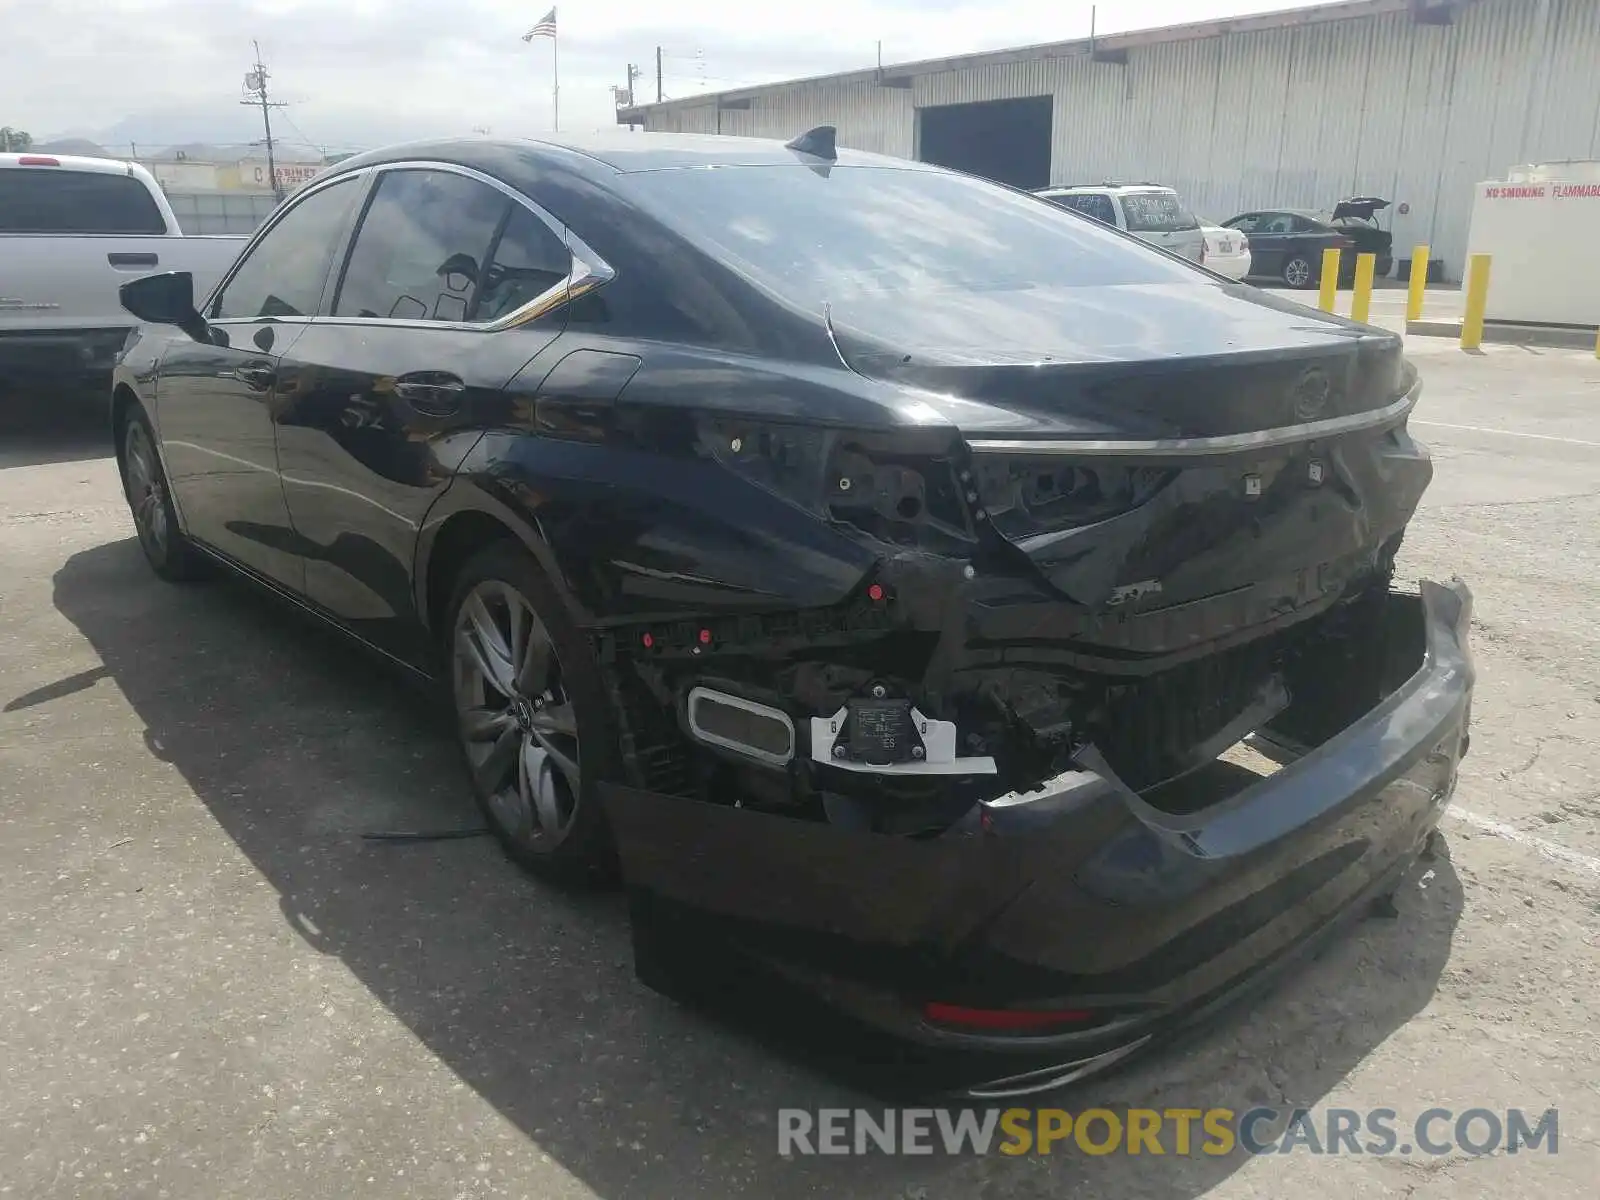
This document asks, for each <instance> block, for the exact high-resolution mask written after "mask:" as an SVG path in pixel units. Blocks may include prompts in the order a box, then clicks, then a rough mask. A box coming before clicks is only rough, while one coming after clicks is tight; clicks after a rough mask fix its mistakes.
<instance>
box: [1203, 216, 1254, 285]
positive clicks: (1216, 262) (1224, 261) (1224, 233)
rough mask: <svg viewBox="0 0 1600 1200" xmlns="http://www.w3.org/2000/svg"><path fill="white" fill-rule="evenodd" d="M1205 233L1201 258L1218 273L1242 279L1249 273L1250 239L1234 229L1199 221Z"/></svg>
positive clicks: (1230, 277)
mask: <svg viewBox="0 0 1600 1200" xmlns="http://www.w3.org/2000/svg"><path fill="white" fill-rule="evenodd" d="M1200 232H1201V233H1202V234H1204V235H1205V239H1206V254H1205V258H1204V259H1202V260H1201V261H1203V262H1204V263H1205V265H1206V266H1208V267H1210V268H1211V269H1212V270H1213V271H1215V272H1216V273H1217V274H1218V275H1226V276H1227V277H1228V278H1229V279H1243V278H1245V277H1246V276H1247V275H1249V274H1250V239H1249V238H1247V237H1245V235H1244V234H1242V233H1240V232H1239V231H1238V230H1236V229H1224V228H1223V227H1222V226H1220V225H1213V224H1211V222H1209V221H1202V222H1200Z"/></svg>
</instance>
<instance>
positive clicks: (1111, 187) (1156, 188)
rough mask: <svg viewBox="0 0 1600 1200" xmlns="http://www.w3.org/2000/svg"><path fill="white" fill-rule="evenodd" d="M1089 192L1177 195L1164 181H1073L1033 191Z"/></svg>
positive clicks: (1057, 193)
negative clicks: (1170, 193)
mask: <svg viewBox="0 0 1600 1200" xmlns="http://www.w3.org/2000/svg"><path fill="white" fill-rule="evenodd" d="M1091 192H1172V193H1173V195H1177V190H1176V189H1175V188H1171V187H1168V186H1167V185H1166V184H1164V183H1073V184H1067V185H1064V186H1061V187H1048V188H1042V189H1041V190H1039V191H1038V192H1035V193H1034V195H1036V196H1066V195H1085V194H1087V193H1091Z"/></svg>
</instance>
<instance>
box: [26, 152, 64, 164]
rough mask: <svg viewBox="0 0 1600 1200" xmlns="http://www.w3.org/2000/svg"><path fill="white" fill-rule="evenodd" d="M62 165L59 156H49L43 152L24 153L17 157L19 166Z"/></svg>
mask: <svg viewBox="0 0 1600 1200" xmlns="http://www.w3.org/2000/svg"><path fill="white" fill-rule="evenodd" d="M60 165H61V160H60V159H59V158H49V157H46V156H45V155H43V154H24V155H22V157H20V158H18V159H17V166H19V167H59V166H60Z"/></svg>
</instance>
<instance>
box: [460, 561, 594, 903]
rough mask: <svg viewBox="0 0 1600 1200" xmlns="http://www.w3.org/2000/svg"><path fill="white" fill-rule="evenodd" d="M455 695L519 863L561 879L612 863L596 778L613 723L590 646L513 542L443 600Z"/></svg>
mask: <svg viewBox="0 0 1600 1200" xmlns="http://www.w3.org/2000/svg"><path fill="white" fill-rule="evenodd" d="M448 630H449V638H450V641H449V664H450V682H451V692H452V697H453V700H454V705H455V714H456V725H457V731H458V735H459V738H460V742H461V747H462V751H463V753H464V755H465V757H466V760H467V769H468V771H469V772H470V773H471V778H472V789H473V793H474V795H475V796H476V798H477V801H478V805H479V807H480V808H481V809H482V810H483V813H484V816H485V817H487V818H488V821H489V825H490V828H491V829H492V830H493V831H494V834H495V836H496V837H497V838H499V840H500V843H501V845H502V846H503V847H504V848H505V850H506V853H507V854H508V855H509V856H510V857H511V858H512V859H513V860H514V861H515V862H517V863H518V864H519V865H521V866H523V867H525V868H527V869H529V870H531V871H534V872H537V873H539V874H543V875H550V876H555V877H558V878H562V879H566V880H577V879H594V878H597V877H598V878H604V877H607V876H609V875H611V874H612V872H613V870H614V856H613V853H612V850H611V840H610V836H609V833H608V831H607V828H606V822H605V816H604V813H603V812H602V811H601V807H600V797H599V789H598V787H597V783H598V781H599V779H600V778H601V777H602V776H603V775H604V774H605V772H606V770H607V767H608V764H609V760H610V757H611V744H612V742H613V741H614V738H613V736H612V734H611V725H612V722H611V721H610V719H609V708H608V704H607V701H606V698H605V690H604V687H603V685H602V683H601V679H600V672H599V666H598V664H597V663H596V662H595V661H594V655H593V651H592V650H591V649H590V647H589V645H588V643H587V642H586V641H585V640H584V639H583V637H582V636H581V634H580V633H579V631H578V629H577V627H576V626H575V625H574V624H573V623H572V621H571V619H570V618H569V617H568V616H567V615H566V612H565V609H564V608H563V607H562V605H561V602H560V599H559V597H558V596H557V595H556V594H555V590H554V589H553V588H552V587H551V586H550V584H549V582H548V581H547V580H546V579H545V577H544V575H543V573H542V572H541V571H540V570H539V567H538V565H537V564H536V563H535V562H534V561H533V559H532V558H531V557H530V556H529V555H528V554H527V552H526V551H524V550H523V549H522V548H521V547H520V546H517V545H514V544H512V543H510V542H497V543H494V544H492V545H490V546H488V547H487V548H485V549H484V550H482V551H480V552H479V553H478V554H477V555H476V556H475V557H474V558H473V559H472V560H471V561H470V562H469V563H468V564H467V566H466V568H465V569H464V570H463V571H462V573H461V575H460V577H459V579H458V580H457V582H456V590H455V595H454V598H453V599H452V602H451V606H450V623H449V626H448Z"/></svg>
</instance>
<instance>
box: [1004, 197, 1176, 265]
mask: <svg viewBox="0 0 1600 1200" xmlns="http://www.w3.org/2000/svg"><path fill="white" fill-rule="evenodd" d="M1034 195H1036V196H1039V197H1040V198H1041V199H1044V200H1048V201H1050V203H1052V204H1059V205H1060V206H1061V207H1062V208H1070V209H1075V210H1076V211H1078V212H1080V213H1082V214H1083V215H1084V216H1086V217H1093V218H1094V219H1095V220H1097V221H1104V222H1105V223H1106V224H1107V225H1115V226H1116V227H1117V228H1118V229H1122V230H1126V231H1127V232H1128V233H1131V234H1133V236H1134V237H1136V238H1140V239H1141V240H1143V241H1146V242H1149V243H1150V244H1151V245H1152V246H1160V247H1161V248H1162V249H1163V250H1167V251H1170V252H1171V253H1173V254H1177V255H1181V256H1182V257H1184V258H1187V259H1192V260H1193V261H1194V262H1205V260H1206V239H1205V235H1204V234H1203V233H1202V232H1201V230H1200V222H1199V221H1197V220H1196V219H1195V215H1194V214H1193V213H1192V212H1190V211H1189V209H1188V208H1187V206H1185V205H1184V203H1183V201H1182V200H1180V199H1179V198H1178V193H1177V192H1175V191H1173V190H1172V189H1171V188H1169V187H1161V186H1160V185H1159V184H1154V183H1102V184H1097V185H1094V186H1087V187H1052V188H1045V189H1043V190H1042V191H1039V192H1035V193H1034Z"/></svg>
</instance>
